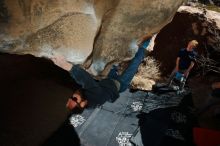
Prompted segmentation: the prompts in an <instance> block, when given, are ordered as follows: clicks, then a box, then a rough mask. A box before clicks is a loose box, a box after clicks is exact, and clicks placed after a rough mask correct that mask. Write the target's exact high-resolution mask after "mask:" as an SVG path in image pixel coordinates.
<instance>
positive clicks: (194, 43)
mask: <svg viewBox="0 0 220 146" xmlns="http://www.w3.org/2000/svg"><path fill="white" fill-rule="evenodd" d="M190 43H191V44H192V45H193V46H195V47H196V46H197V45H198V44H199V43H198V41H197V40H191V41H190Z"/></svg>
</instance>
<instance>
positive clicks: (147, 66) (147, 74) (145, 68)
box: [136, 57, 161, 80]
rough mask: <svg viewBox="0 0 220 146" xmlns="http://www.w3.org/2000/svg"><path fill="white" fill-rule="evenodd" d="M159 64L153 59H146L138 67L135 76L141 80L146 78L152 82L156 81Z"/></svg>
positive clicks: (158, 75) (158, 73) (158, 76)
mask: <svg viewBox="0 0 220 146" xmlns="http://www.w3.org/2000/svg"><path fill="white" fill-rule="evenodd" d="M159 66H160V65H159V63H158V62H157V61H156V60H155V59H154V58H153V57H147V58H145V59H144V62H143V63H142V64H141V65H140V67H139V69H138V73H137V74H136V76H141V77H142V78H148V79H152V80H158V79H159V78H160V75H161V73H160V71H159Z"/></svg>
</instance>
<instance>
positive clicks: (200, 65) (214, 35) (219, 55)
mask: <svg viewBox="0 0 220 146" xmlns="http://www.w3.org/2000/svg"><path fill="white" fill-rule="evenodd" d="M192 39H196V40H197V41H198V42H199V46H198V47H197V49H196V51H197V52H198V54H199V58H198V59H197V63H196V65H197V66H196V67H195V68H194V69H196V70H197V69H199V70H200V69H202V70H203V72H204V73H206V72H210V71H212V72H218V73H220V69H219V67H220V49H219V48H220V47H219V46H220V41H219V40H220V13H219V12H215V11H210V10H207V9H204V8H197V7H191V6H181V7H180V8H179V9H178V12H177V13H176V15H175V16H174V18H173V20H172V22H171V23H169V24H168V25H166V26H165V27H164V28H163V29H161V31H160V33H158V35H157V38H156V39H155V46H154V51H153V56H154V57H155V58H156V59H157V60H158V61H159V62H160V70H161V72H162V74H163V75H169V74H170V73H171V71H172V70H173V68H174V66H175V61H176V57H177V54H178V51H179V50H180V49H181V48H184V47H186V46H187V43H188V42H189V41H190V40H192ZM210 63H213V64H210ZM197 71H198V70H197Z"/></svg>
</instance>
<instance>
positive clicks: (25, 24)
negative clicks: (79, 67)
mask: <svg viewBox="0 0 220 146" xmlns="http://www.w3.org/2000/svg"><path fill="white" fill-rule="evenodd" d="M184 1H185V0H176V1H173V0H163V1H161V0H137V1H131V0H64V1H58V0H53V1H51V0H3V1H1V2H0V7H1V10H0V26H1V28H0V32H1V35H0V42H1V45H0V51H1V52H9V53H16V54H27V53H28V54H32V55H35V56H38V57H41V56H46V57H49V58H50V57H51V56H52V55H54V54H62V55H64V56H65V58H66V59H67V60H68V61H70V62H73V63H79V64H83V63H84V64H85V66H86V67H87V68H89V67H90V69H91V70H93V71H94V74H95V73H97V72H98V73H99V72H100V71H102V70H103V69H104V68H105V67H106V64H109V63H110V64H111V63H112V62H117V61H121V60H124V59H126V58H131V57H132V56H133V54H134V53H135V47H134V46H135V41H136V40H137V39H139V38H140V37H141V36H142V35H144V34H146V33H148V32H151V33H155V32H158V31H159V30H160V29H161V28H162V27H163V26H165V25H166V24H167V23H168V22H170V21H171V19H172V17H173V16H174V14H175V12H176V10H177V9H178V8H179V6H180V5H181V4H182V3H183V2H184ZM100 26H101V27H100ZM131 44H134V45H133V46H131ZM91 64H92V65H91Z"/></svg>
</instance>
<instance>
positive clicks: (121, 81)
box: [52, 34, 152, 113]
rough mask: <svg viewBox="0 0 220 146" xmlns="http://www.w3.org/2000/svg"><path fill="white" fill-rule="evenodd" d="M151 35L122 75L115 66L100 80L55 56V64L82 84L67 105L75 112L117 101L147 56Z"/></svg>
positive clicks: (145, 37) (143, 42)
mask: <svg viewBox="0 0 220 146" xmlns="http://www.w3.org/2000/svg"><path fill="white" fill-rule="evenodd" d="M151 37H152V35H151V34H148V35H146V36H144V37H143V39H142V40H141V41H140V43H139V45H138V51H137V52H136V54H135V56H134V58H133V59H132V60H131V62H130V64H129V66H128V67H127V68H126V69H125V71H124V72H123V73H122V74H121V75H118V74H117V68H115V67H113V68H112V69H111V70H110V72H109V74H108V76H107V78H106V79H102V80H100V81H96V80H95V79H93V77H92V76H91V75H90V74H89V73H88V72H87V71H85V70H84V69H83V68H81V67H80V66H79V65H73V64H71V63H69V62H67V61H66V60H65V59H64V58H63V57H62V56H55V57H53V58H52V61H53V62H54V64H56V65H57V66H59V67H61V68H63V69H64V70H66V71H68V72H69V73H70V76H71V77H72V78H73V79H74V80H75V81H76V82H77V83H78V84H79V85H81V89H78V90H76V91H75V92H74V93H73V95H72V96H71V97H70V98H69V99H68V101H67V103H66V107H67V108H68V109H69V110H71V111H72V112H74V113H76V112H77V113H80V112H82V111H83V109H84V108H85V107H95V106H97V105H102V104H103V103H104V102H105V101H111V102H113V101H115V100H116V99H117V98H118V97H119V93H121V92H123V91H125V90H126V89H127V88H128V87H129V84H130V82H131V80H132V78H133V77H134V75H135V73H136V72H137V70H138V67H139V65H140V63H141V62H142V61H143V59H144V57H145V48H147V47H148V45H149V43H150V40H151Z"/></svg>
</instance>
